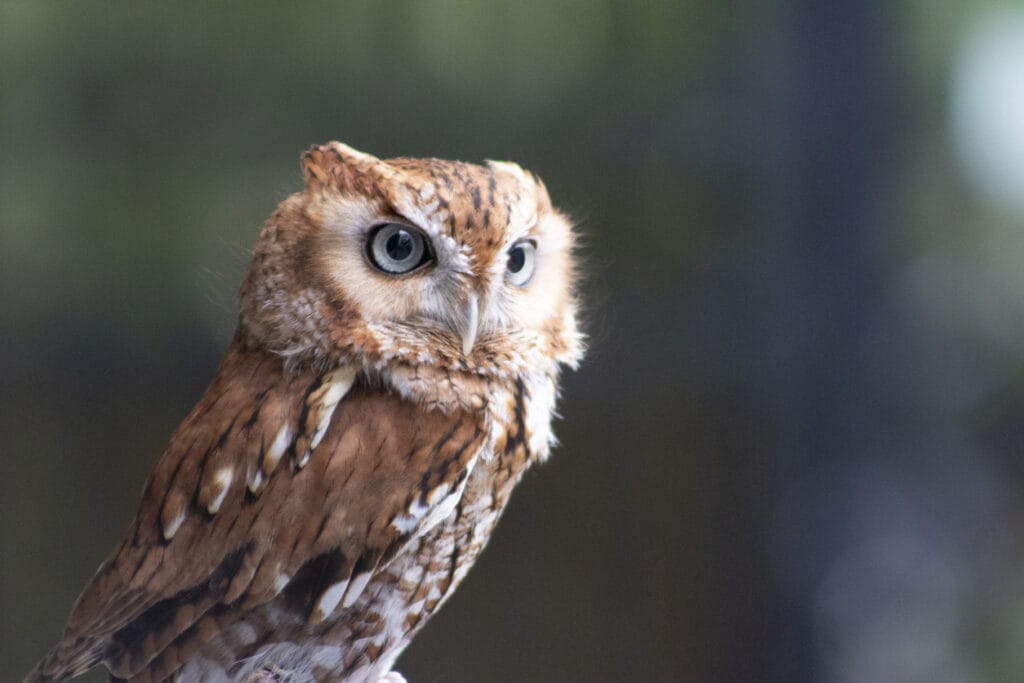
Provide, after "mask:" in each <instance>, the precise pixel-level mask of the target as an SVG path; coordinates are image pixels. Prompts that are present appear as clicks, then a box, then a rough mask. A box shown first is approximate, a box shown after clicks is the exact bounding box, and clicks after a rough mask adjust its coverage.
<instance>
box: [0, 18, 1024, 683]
mask: <svg viewBox="0 0 1024 683" xmlns="http://www.w3.org/2000/svg"><path fill="white" fill-rule="evenodd" d="M330 139H340V140H344V141H346V142H348V143H349V144H352V145H353V146H355V147H357V148H360V149H364V150H366V151H368V152H371V153H374V154H376V155H378V156H381V157H387V156H396V155H411V156H427V155H431V156H441V157H447V158H458V159H465V160H480V159H483V158H497V159H513V160H516V161H519V162H521V163H522V164H523V165H525V166H526V167H528V168H530V169H533V170H535V171H536V172H538V173H539V174H540V175H541V176H542V177H543V178H544V180H545V181H546V182H547V185H548V187H549V189H550V191H551V194H552V197H554V199H555V201H556V203H557V204H559V205H560V206H561V207H563V208H565V209H566V210H567V211H568V212H569V213H570V214H572V216H573V217H574V218H575V219H576V221H577V222H578V223H579V225H580V226H581V230H582V232H583V233H584V235H585V236H586V237H585V242H586V261H587V264H588V265H587V271H588V281H587V283H586V286H585V299H586V301H587V303H588V313H587V320H588V322H587V325H588V329H589V332H590V334H591V347H592V348H591V352H590V355H589V358H588V360H587V362H586V363H585V364H584V365H583V367H582V368H581V369H580V371H579V372H578V373H575V374H570V375H569V376H567V377H566V381H565V391H564V397H563V403H562V411H561V412H562V414H563V419H562V420H561V421H560V422H559V424H558V425H557V432H558V433H559V435H560V437H561V439H562V446H561V447H560V448H559V449H558V451H557V452H556V456H555V457H554V458H553V459H552V460H551V461H550V463H548V464H547V465H545V466H544V467H541V468H538V469H536V470H534V471H533V472H531V473H530V474H529V476H527V477H526V479H525V481H524V483H523V485H522V486H521V487H520V489H519V490H518V492H517V494H516V495H515V496H514V497H513V501H512V504H511V506H510V508H509V510H508V512H507V513H506V516H505V519H504V521H503V523H502V524H501V525H500V526H499V528H498V532H497V534H496V536H495V538H494V540H493V542H492V543H491V546H490V547H489V549H488V551H487V552H486V553H485V554H484V556H483V558H482V560H481V561H480V563H479V564H478V565H477V567H476V569H475V570H474V571H473V572H471V573H470V575H469V578H468V579H467V581H466V583H465V585H464V587H463V588H462V590H461V591H460V592H459V593H457V594H456V596H455V597H454V598H453V599H452V601H451V602H450V603H449V604H448V605H447V606H446V608H445V609H444V610H443V611H442V613H441V614H440V615H439V616H438V617H437V618H436V619H434V621H433V622H432V623H431V625H430V626H429V627H428V628H427V629H426V630H425V631H424V632H423V634H422V636H421V637H420V638H419V639H418V640H417V641H416V642H415V644H414V645H413V646H412V647H411V648H410V649H409V650H408V652H407V653H406V654H405V655H404V656H403V658H402V659H401V660H400V667H399V668H400V669H401V670H402V671H403V672H404V673H405V674H406V675H407V676H408V678H409V680H410V681H411V683H424V682H435V681H436V682H440V681H559V682H564V681H634V680H647V681H732V680H736V681H837V682H846V681H1007V680H1021V679H1022V678H1024V571H1022V564H1024V497H1022V495H1021V491H1022V485H1024V481H1022V480H1024V458H1022V457H1021V456H1022V455H1024V420H1022V417H1024V349H1022V340H1024V5H1022V4H1019V3H1018V4H1005V3H1003V4H998V3H993V2H985V1H974V2H968V1H963V0H960V1H958V0H930V1H928V2H925V1H924V0H914V1H908V2H900V3H891V2H880V1H878V0H875V1H874V2H871V1H868V2H861V1H856V2H854V1H851V2H839V1H833V2H827V1H824V0H822V1H820V2H809V1H808V2H800V1H792V2H773V3H754V2H746V3H741V2H733V1H730V0H725V1H724V2H723V1H721V0H682V1H678V0H677V1H675V2H670V1H658V0H651V1H648V2H644V3H630V2H611V1H609V0H576V1H572V2H548V1H545V0H526V1H520V2H507V1H505V2H490V3H482V2H473V1H469V0H466V1H462V2H454V1H453V2H397V3H378V2H351V3H337V4H335V3H330V4H328V3H325V4H298V3H287V4H286V3H275V2H251V3H246V4H244V5H241V4H230V5H228V4H218V5H210V4H199V3H196V4H191V5H182V4H177V3H175V4H164V3H134V4H119V5H117V6H116V7H115V6H113V5H109V4H103V3H76V4H70V3H59V4H58V3H42V2H18V1H14V0H3V2H0V321H2V325H0V344H2V347H0V348H2V353H0V391H2V393H0V434H2V439H3V444H4V447H3V453H2V456H0V482H2V487H0V491H2V492H0V601H2V604H0V669H2V670H3V671H4V672H5V673H4V674H3V676H2V677H3V678H4V679H6V680H19V679H20V676H22V675H23V674H24V672H26V671H27V669H28V668H29V667H30V666H31V664H32V663H33V662H34V661H35V660H36V659H37V658H39V657H40V656H42V655H43V653H44V652H45V650H46V649H47V648H48V647H49V646H51V645H52V644H53V643H54V642H55V641H56V640H57V638H58V636H59V635H60V632H61V630H62V628H63V624H64V620H65V618H66V616H67V613H68V611H69V609H70V607H71V604H72V602H73V601H74V599H75V597H76V595H77V594H78V592H79V590H80V589H81V588H82V587H83V586H84V584H85V582H86V581H87V580H88V579H89V577H90V576H91V575H92V573H93V571H94V570H95V568H96V567H97V566H98V564H99V563H100V562H101V560H102V559H103V558H104V557H105V555H106V554H107V552H108V550H109V549H110V548H111V547H112V545H113V544H114V542H115V541H116V540H117V538H118V537H119V536H120V534H121V533H122V531H123V529H124V528H125V527H126V526H127V524H128V522H129V520H130V518H131V516H132V514H133V512H134V509H135V506H136V504H137V501H138V496H139V493H140V491H141V488H142V484H143V482H144V480H145V478H146V475H147V474H148V472H149V469H150V467H151V465H152V464H153V462H154V461H155V459H156V457H157V455H158V453H159V452H160V451H161V449H162V448H163V446H164V444H165V442H166V439H167V437H168V436H169V435H170V433H171V431H172V430H173V429H174V428H175V426H176V425H177V424H178V422H179V420H180V419H181V418H182V417H183V416H184V415H185V414H186V413H187V411H188V410H189V409H190V407H191V406H192V404H193V403H194V401H195V400H196V399H197V398H198V397H199V396H200V395H201V393H202V391H203V389H204V387H205V385H206V383H207V381H208V380H209V379H210V378H211V377H212V375H213V371H214V369H215V367H216V364H217V362H218V359H219V356H220V354H221V352H222V351H223V349H224V348H225V347H226V345H227V344H228V342H229V340H230V337H231V334H232V331H233V328H234V323H235V317H236V306H235V293H236V290H237V287H238V284H239V282H240V280H241V274H242V270H243V268H244V266H245V263H246V261H247V255H248V253H249V250H250V248H251V246H252V244H253V241H254V239H255V237H256V234H257V231H258V229H259V227H260V225H261V224H262V222H263V220H264V218H265V217H266V216H267V215H268V214H269V213H270V211H271V210H272V209H273V208H274V206H275V205H276V204H277V202H278V201H280V200H281V199H283V198H284V197H286V196H287V195H288V194H290V193H291V192H293V191H296V190H298V189H299V188H300V185H301V182H300V174H299V166H298V154H299V152H300V151H301V150H303V149H305V148H306V147H308V146H309V145H310V144H311V143H314V142H324V141H326V140H330ZM87 680H91V681H96V680H104V679H103V678H102V677H101V676H94V677H92V678H89V679H87Z"/></svg>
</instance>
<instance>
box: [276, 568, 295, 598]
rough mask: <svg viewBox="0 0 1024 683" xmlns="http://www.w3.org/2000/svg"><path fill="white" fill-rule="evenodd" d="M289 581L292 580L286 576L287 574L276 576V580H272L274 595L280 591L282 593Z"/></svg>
mask: <svg viewBox="0 0 1024 683" xmlns="http://www.w3.org/2000/svg"><path fill="white" fill-rule="evenodd" d="M291 580H292V577H290V576H288V575H287V574H285V573H283V572H282V573H281V574H278V575H277V578H276V579H274V592H275V594H276V593H280V592H281V591H283V590H284V588H285V586H287V585H288V582H289V581H291Z"/></svg>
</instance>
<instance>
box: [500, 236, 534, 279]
mask: <svg viewBox="0 0 1024 683" xmlns="http://www.w3.org/2000/svg"><path fill="white" fill-rule="evenodd" d="M536 256H537V245H536V243H534V241H533V240H519V241H518V242H516V243H515V244H513V245H512V248H511V249H509V250H508V266H507V270H508V273H507V276H508V280H509V282H511V283H512V284H514V285H516V286H518V287H525V286H526V284H527V283H528V282H529V281H530V278H532V277H533V267H534V263H535V260H536Z"/></svg>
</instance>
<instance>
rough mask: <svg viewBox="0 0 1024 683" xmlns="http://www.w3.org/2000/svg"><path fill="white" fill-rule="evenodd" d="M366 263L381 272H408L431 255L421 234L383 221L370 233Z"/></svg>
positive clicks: (405, 226)
mask: <svg viewBox="0 0 1024 683" xmlns="http://www.w3.org/2000/svg"><path fill="white" fill-rule="evenodd" d="M366 254H367V256H369V257H370V262H371V263H373V265H375V266H377V268H379V269H380V270H383V271H384V272H385V273H390V274H392V275H403V274H405V273H411V272H412V271H414V270H416V269H417V268H419V267H420V266H422V265H423V264H425V263H427V262H428V261H430V260H431V259H432V258H433V255H432V254H431V253H430V247H429V246H428V245H427V240H426V238H425V237H424V236H423V234H422V233H421V232H420V231H418V230H415V229H414V228H410V227H409V226H407V225H402V224H401V223H385V224H384V225H381V226H378V227H377V228H375V229H374V231H373V232H371V233H370V239H369V241H368V242H367V245H366Z"/></svg>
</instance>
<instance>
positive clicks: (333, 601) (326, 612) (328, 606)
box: [313, 579, 348, 622]
mask: <svg viewBox="0 0 1024 683" xmlns="http://www.w3.org/2000/svg"><path fill="white" fill-rule="evenodd" d="M346 588H348V579H346V580H344V581H339V582H338V583H336V584H334V585H333V586H331V587H330V588H328V589H327V590H325V591H324V592H323V595H321V596H320V601H319V602H317V605H316V609H317V613H316V614H314V615H313V618H314V619H315V620H316V621H318V622H320V621H323V620H324V619H326V618H327V617H329V616H331V614H333V613H334V609H335V608H336V607H337V606H338V603H339V602H341V598H342V597H343V596H344V595H345V589H346Z"/></svg>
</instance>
